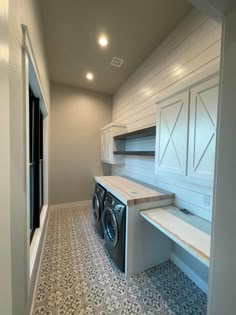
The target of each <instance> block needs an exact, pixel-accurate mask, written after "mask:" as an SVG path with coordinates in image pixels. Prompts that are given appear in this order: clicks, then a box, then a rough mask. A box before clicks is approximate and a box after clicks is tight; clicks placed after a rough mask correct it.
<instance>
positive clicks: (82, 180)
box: [50, 84, 112, 204]
mask: <svg viewBox="0 0 236 315" xmlns="http://www.w3.org/2000/svg"><path fill="white" fill-rule="evenodd" d="M111 116H112V97H111V96H107V95H103V94H98V93H93V92H89V91H86V90H83V89H79V88H72V87H68V86H65V85H59V84H52V86H51V131H50V142H51V147H50V148H51V154H50V155H51V157H50V165H51V168H50V204H58V203H67V202H75V201H82V200H88V199H91V196H92V191H93V188H94V180H93V177H94V176H95V175H102V174H105V175H110V172H111V169H110V167H109V166H108V165H105V164H104V165H103V164H102V163H101V162H100V129H101V128H102V127H104V126H105V125H106V124H108V123H110V122H111Z"/></svg>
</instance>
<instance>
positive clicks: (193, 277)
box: [170, 253, 208, 294]
mask: <svg viewBox="0 0 236 315" xmlns="http://www.w3.org/2000/svg"><path fill="white" fill-rule="evenodd" d="M170 260H171V261H172V262H173V263H174V264H175V265H176V266H177V267H179V269H180V270H182V271H183V273H185V274H186V275H187V276H188V277H189V279H191V280H192V281H193V282H194V283H195V284H196V285H197V286H198V287H199V288H200V289H201V290H202V291H203V292H204V293H206V294H207V292H208V284H207V283H206V282H205V281H203V280H202V279H201V278H200V277H199V276H198V275H197V274H196V273H195V272H194V271H193V270H192V269H190V268H189V267H188V266H187V265H186V264H185V263H184V262H183V261H182V260H181V259H179V258H178V257H177V256H176V255H175V254H173V253H171V256H170Z"/></svg>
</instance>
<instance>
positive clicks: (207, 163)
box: [188, 78, 219, 179]
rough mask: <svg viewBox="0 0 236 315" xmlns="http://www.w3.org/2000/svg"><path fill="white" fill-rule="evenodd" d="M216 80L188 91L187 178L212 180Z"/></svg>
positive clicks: (216, 104) (215, 122)
mask: <svg viewBox="0 0 236 315" xmlns="http://www.w3.org/2000/svg"><path fill="white" fill-rule="evenodd" d="M218 94H219V79H218V78H215V79H212V80H210V81H207V82H205V83H203V84H200V85H198V86H196V87H195V88H193V89H192V90H191V99H190V120H189V151H188V152H189V158H188V175H189V176H191V177H198V178H205V179H213V176H214V165H215V145H216V124H217V108H218Z"/></svg>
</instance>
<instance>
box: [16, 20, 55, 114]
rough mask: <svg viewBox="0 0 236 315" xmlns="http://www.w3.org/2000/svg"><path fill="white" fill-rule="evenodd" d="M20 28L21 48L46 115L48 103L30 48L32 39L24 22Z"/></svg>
mask: <svg viewBox="0 0 236 315" xmlns="http://www.w3.org/2000/svg"><path fill="white" fill-rule="evenodd" d="M21 28H22V32H23V47H22V48H23V50H24V51H25V52H26V54H27V56H28V58H29V61H30V62H31V65H32V69H33V72H34V76H35V78H32V79H33V81H35V80H36V82H37V84H38V86H39V93H40V95H37V96H39V97H40V98H41V99H42V101H43V103H44V104H45V110H44V115H45V116H47V115H48V108H49V107H48V104H47V101H46V97H45V94H44V92H43V87H42V83H41V79H40V74H39V71H38V66H37V62H36V58H35V54H34V51H33V48H32V41H31V39H30V34H29V29H28V26H27V25H24V24H22V25H21ZM34 92H35V91H34ZM36 94H37V92H36Z"/></svg>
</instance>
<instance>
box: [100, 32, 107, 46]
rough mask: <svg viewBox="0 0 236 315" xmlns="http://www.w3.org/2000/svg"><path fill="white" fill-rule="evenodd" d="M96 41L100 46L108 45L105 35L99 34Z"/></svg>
mask: <svg viewBox="0 0 236 315" xmlns="http://www.w3.org/2000/svg"><path fill="white" fill-rule="evenodd" d="M98 43H99V45H100V46H102V47H106V46H107V45H108V39H107V37H106V36H105V35H101V36H100V37H99V38H98Z"/></svg>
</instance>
